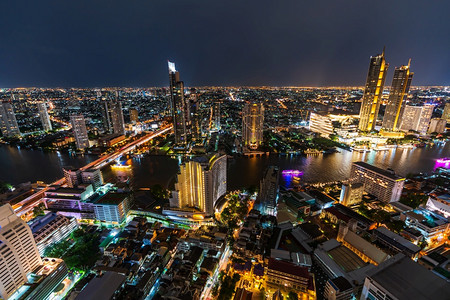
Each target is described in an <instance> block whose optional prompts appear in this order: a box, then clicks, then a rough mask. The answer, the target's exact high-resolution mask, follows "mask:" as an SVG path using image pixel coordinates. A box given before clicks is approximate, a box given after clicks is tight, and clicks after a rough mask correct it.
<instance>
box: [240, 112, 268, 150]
mask: <svg viewBox="0 0 450 300" xmlns="http://www.w3.org/2000/svg"><path fill="white" fill-rule="evenodd" d="M263 129H264V106H263V105H262V103H254V104H250V103H247V104H245V106H244V111H243V113H242V144H243V146H244V147H247V148H249V149H251V150H256V149H258V147H259V146H260V145H261V144H262V142H263Z"/></svg>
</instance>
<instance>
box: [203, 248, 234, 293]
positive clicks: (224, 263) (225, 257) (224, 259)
mask: <svg viewBox="0 0 450 300" xmlns="http://www.w3.org/2000/svg"><path fill="white" fill-rule="evenodd" d="M232 252H233V251H231V250H230V247H229V246H228V245H227V247H226V248H225V252H224V254H223V255H222V258H221V259H220V261H219V267H218V268H217V269H216V272H214V275H213V276H212V277H210V278H209V279H208V281H207V282H206V285H205V289H204V290H203V292H202V294H201V296H200V299H205V300H208V299H212V297H210V294H211V291H212V289H213V288H214V286H215V285H216V283H217V279H218V278H219V274H220V271H222V270H223V269H225V268H226V266H227V264H228V258H229V257H230V255H231V253H232Z"/></svg>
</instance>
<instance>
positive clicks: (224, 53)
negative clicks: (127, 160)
mask: <svg viewBox="0 0 450 300" xmlns="http://www.w3.org/2000/svg"><path fill="white" fill-rule="evenodd" d="M449 11H450V1H448V0H441V1H435V0H386V1H369V0H309V1H305V0H270V1H268V0H227V1H223V0H222V1H220V0H121V1H116V0H54V1H47V0H29V1H19V0H2V1H1V3H0V28H1V32H0V87H22V86H39V87H58V86H61V87H71V86H74V87H95V86H129V87H151V86H167V85H168V75H167V60H168V59H170V60H173V61H175V62H176V64H177V69H178V70H179V71H180V73H181V78H182V80H184V81H185V84H186V85H187V86H202V85H224V86H227V85H274V86H275V85H278V86H290V85H295V86H327V85H363V84H364V82H365V77H366V74H367V68H368V64H369V57H370V56H371V55H375V54H378V53H380V52H381V50H382V48H383V46H384V45H385V46H386V59H387V61H388V62H389V63H390V65H391V66H390V70H389V73H388V79H387V82H386V83H387V84H389V85H390V82H391V78H392V74H393V69H394V67H395V66H399V65H401V64H406V63H407V62H408V59H409V58H410V57H411V58H412V70H413V71H414V72H415V75H414V78H413V85H450V18H449Z"/></svg>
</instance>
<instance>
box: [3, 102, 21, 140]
mask: <svg viewBox="0 0 450 300" xmlns="http://www.w3.org/2000/svg"><path fill="white" fill-rule="evenodd" d="M0 130H1V132H2V134H3V136H4V137H15V136H20V131H19V126H18V125H17V120H16V115H15V114H14V110H13V107H12V105H11V103H9V102H6V101H4V102H2V103H1V104H0Z"/></svg>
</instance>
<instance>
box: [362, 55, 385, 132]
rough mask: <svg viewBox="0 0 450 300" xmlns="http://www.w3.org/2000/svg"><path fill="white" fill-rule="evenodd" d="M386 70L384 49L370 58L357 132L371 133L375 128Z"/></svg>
mask: <svg viewBox="0 0 450 300" xmlns="http://www.w3.org/2000/svg"><path fill="white" fill-rule="evenodd" d="M388 68H389V64H388V63H386V60H385V58H384V49H383V52H382V53H381V54H379V55H376V56H372V57H370V64H369V72H368V74H367V79H366V86H365V89H364V95H363V98H362V104H361V112H360V114H359V117H360V120H359V130H362V131H372V130H373V129H374V128H375V125H376V121H377V117H378V111H379V110H380V103H381V96H382V94H383V89H384V81H385V80H386V75H387V70H388Z"/></svg>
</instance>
